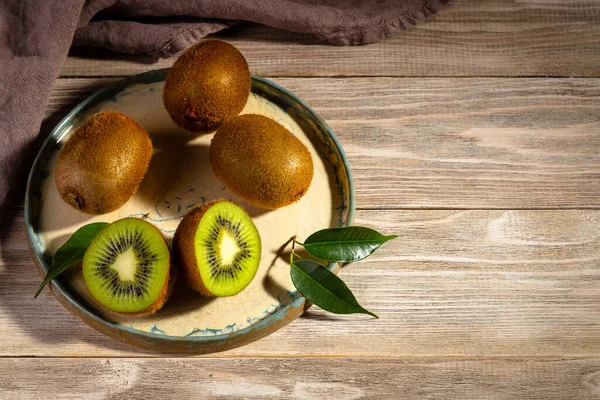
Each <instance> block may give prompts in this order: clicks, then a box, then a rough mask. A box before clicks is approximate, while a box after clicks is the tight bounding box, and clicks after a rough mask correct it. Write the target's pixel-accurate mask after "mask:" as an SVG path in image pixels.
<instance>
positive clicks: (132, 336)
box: [25, 70, 354, 353]
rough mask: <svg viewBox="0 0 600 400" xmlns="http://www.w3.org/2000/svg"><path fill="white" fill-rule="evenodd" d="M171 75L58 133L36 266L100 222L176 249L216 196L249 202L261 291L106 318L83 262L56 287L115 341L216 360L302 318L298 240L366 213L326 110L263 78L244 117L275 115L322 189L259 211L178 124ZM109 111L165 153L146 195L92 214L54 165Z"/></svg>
mask: <svg viewBox="0 0 600 400" xmlns="http://www.w3.org/2000/svg"><path fill="white" fill-rule="evenodd" d="M166 73H167V70H158V71H151V72H147V73H143V74H139V75H135V76H132V77H131V78H128V79H126V80H124V81H122V82H120V83H118V84H116V85H114V86H111V87H108V88H106V89H103V90H101V91H99V92H97V93H96V94H94V95H93V96H91V97H89V98H88V99H87V100H85V101H84V102H83V103H81V104H80V105H78V106H77V107H76V108H75V109H74V110H73V111H72V112H71V113H70V114H69V115H67V116H66V117H65V119H63V120H62V121H61V123H60V124H58V125H57V126H56V128H55V129H54V130H53V131H52V133H51V134H50V137H49V138H48V139H47V140H46V142H45V143H44V145H43V147H42V149H41V150H40V152H39V154H38V155H37V158H36V160H35V162H34V165H33V167H32V169H31V172H30V175H29V181H28V184H27V193H26V204H25V217H26V221H27V233H28V239H29V244H30V247H31V250H32V254H33V257H34V260H35V261H36V263H37V264H38V266H39V268H40V270H41V272H42V274H45V272H46V271H47V269H48V266H49V265H50V261H51V259H52V256H53V254H54V252H55V251H56V250H57V249H58V248H59V247H60V246H61V245H62V244H63V243H64V242H65V241H66V240H67V239H68V238H69V237H70V235H71V234H72V233H73V232H74V231H75V230H77V229H78V228H79V227H81V226H83V225H85V224H88V223H90V222H94V221H106V222H111V221H114V220H117V219H120V218H125V217H131V216H137V217H142V216H144V217H146V218H147V219H148V220H149V221H150V222H152V223H153V224H155V225H156V226H157V227H158V228H159V229H160V230H161V231H162V232H163V233H164V234H165V237H166V238H167V240H168V242H169V243H170V242H171V239H172V237H173V233H174V232H175V229H176V228H177V225H178V223H179V221H180V220H181V219H182V218H183V216H184V215H185V214H186V213H187V212H188V211H189V210H190V209H192V208H193V207H195V206H197V205H200V204H203V203H205V202H207V201H210V200H213V199H226V200H230V201H233V202H235V203H237V204H239V205H241V206H242V207H243V208H245V209H246V211H247V212H248V213H249V214H250V215H251V216H252V218H253V220H254V223H255V224H256V227H257V228H258V230H259V232H260V235H261V240H262V258H261V263H260V267H259V270H258V273H257V275H256V277H255V278H254V280H253V281H252V283H251V284H250V285H249V286H248V287H247V288H246V289H245V290H244V291H242V292H241V293H240V294H238V295H236V296H233V297H222V298H216V299H207V298H204V297H202V296H200V295H199V294H197V293H195V292H193V291H192V290H190V289H188V288H187V287H186V286H185V284H184V283H183V282H181V279H180V280H179V281H178V283H177V285H176V287H175V290H174V292H173V295H172V296H171V298H170V299H169V301H168V302H167V304H166V305H165V307H164V308H163V309H162V310H160V311H159V312H158V313H156V314H155V315H152V316H148V317H143V318H132V317H120V316H115V315H112V314H110V313H107V312H105V311H102V310H100V309H98V308H97V307H96V306H95V305H94V302H93V301H92V300H91V298H90V296H89V293H88V292H87V290H86V288H85V285H84V284H83V278H82V274H81V269H80V268H78V266H77V265H75V266H73V267H72V268H70V269H69V270H68V271H67V272H66V273H65V274H63V276H61V277H60V278H59V279H57V280H55V281H54V282H53V283H52V284H51V290H52V292H53V293H54V295H55V296H56V298H57V299H58V300H59V301H60V302H61V303H62V304H63V305H64V306H65V307H66V308H67V309H68V310H69V311H71V312H72V313H73V314H75V315H77V316H78V317H80V318H81V319H82V320H83V321H84V322H86V323H87V324H89V325H91V326H92V327H94V328H96V329H97V330H99V331H101V332H103V333H105V334H107V335H109V336H111V337H114V338H117V339H120V340H123V341H126V342H128V343H131V344H135V345H139V346H142V347H146V348H151V349H154V350H159V351H179V352H190V353H210V352H215V351H221V350H226V349H229V348H233V347H237V346H241V345H244V344H246V343H249V342H251V341H254V340H256V339H259V338H261V337H263V336H266V335H268V334H270V333H271V332H274V331H275V330H277V329H279V328H280V327H282V326H284V325H286V324H287V323H289V322H290V321H292V320H294V319H295V318H297V317H298V316H300V315H301V314H302V312H303V311H304V306H305V304H304V303H305V300H304V298H303V297H302V296H301V295H300V294H299V293H298V292H297V291H296V290H295V288H294V286H293V284H292V282H291V279H290V273H289V268H290V267H289V253H288V251H289V246H287V247H286V243H287V242H288V241H289V240H290V238H291V237H293V236H294V235H297V236H298V238H299V240H302V239H304V238H306V237H307V236H308V235H309V234H310V233H312V232H314V231H316V230H319V229H323V228H328V227H337V226H346V225H349V224H350V223H351V221H352V217H353V211H354V193H353V188H352V178H351V175H350V168H349V166H348V161H347V160H346V157H345V155H344V152H343V150H342V147H341V146H340V144H339V142H338V140H337V139H336V137H335V136H334V134H333V133H332V132H331V130H330V129H329V128H328V127H327V125H326V124H325V123H324V122H323V121H322V120H321V119H320V118H319V117H318V116H317V115H316V113H315V112H314V111H313V110H312V109H310V107H308V106H307V105H306V104H305V103H304V102H302V101H301V100H300V99H299V98H298V97H297V96H295V95H294V94H292V93H290V92H289V91H287V90H286V89H284V88H282V87H280V86H278V85H276V84H274V83H273V82H270V81H268V80H267V79H264V78H261V77H257V76H253V77H252V93H251V94H250V96H249V99H248V103H247V104H246V106H245V108H244V110H243V111H242V113H243V114H244V113H255V114H263V115H266V116H268V117H270V118H272V119H274V120H275V121H277V122H278V123H280V124H281V125H283V126H285V127H286V128H288V129H289V130H290V131H291V132H292V133H293V134H294V135H295V136H296V137H297V138H298V139H300V140H301V141H302V142H303V143H304V144H305V145H306V146H307V147H308V149H309V150H310V152H311V154H312V157H313V162H314V167H315V173H314V178H313V181H312V184H311V186H310V189H309V190H308V192H307V193H306V195H305V196H304V197H303V198H302V199H301V200H300V201H299V202H297V203H295V204H292V205H290V206H287V207H283V208H280V209H277V210H272V211H271V210H262V209H259V208H256V207H253V206H252V205H251V204H249V203H247V202H246V201H244V200H243V199H241V198H239V197H237V196H236V195H234V194H233V193H231V192H230V191H229V190H228V189H227V188H225V187H224V186H223V184H222V183H221V182H220V181H219V180H218V179H217V178H216V177H215V176H214V174H213V172H212V170H211V168H210V164H209V162H208V150H209V145H210V140H211V138H212V135H202V136H192V135H191V134H190V133H187V132H184V131H182V130H180V129H179V128H178V127H177V126H176V125H175V124H174V123H173V122H172V121H171V119H170V118H169V116H168V115H167V113H166V111H165V110H164V108H163V105H162V88H163V84H164V79H165V76H166ZM102 110H116V111H120V112H123V113H125V114H127V115H129V116H131V117H132V118H133V119H135V120H136V121H137V122H138V123H140V124H141V125H142V126H143V127H144V128H145V129H146V130H147V131H148V133H149V134H150V136H151V137H152V142H153V145H154V154H153V157H152V161H151V163H150V167H149V170H148V173H147V174H146V177H145V178H144V181H143V182H142V184H141V185H140V188H139V190H138V192H137V193H136V194H135V196H134V197H133V198H132V199H130V200H129V201H128V202H127V203H126V204H125V205H124V206H123V207H121V208H120V209H119V210H117V211H115V212H112V213H110V214H105V215H101V216H94V217H92V216H88V215H85V214H82V213H80V212H78V211H76V210H75V209H73V208H71V207H70V206H69V205H67V204H66V203H64V202H63V201H62V200H61V199H60V196H59V195H58V192H57V189H56V185H55V184H54V165H55V163H56V160H57V157H58V153H59V151H60V149H61V147H62V146H63V144H64V143H65V141H66V140H67V139H68V138H69V136H70V135H71V133H72V132H73V131H74V130H75V129H76V128H77V127H78V126H79V125H80V124H82V123H83V122H84V121H86V120H87V119H88V118H89V117H90V116H92V115H93V114H95V113H97V112H99V111H102ZM330 268H334V266H333V265H332V266H330ZM334 269H335V268H334ZM32 295H33V293H32ZM40 301H42V300H40Z"/></svg>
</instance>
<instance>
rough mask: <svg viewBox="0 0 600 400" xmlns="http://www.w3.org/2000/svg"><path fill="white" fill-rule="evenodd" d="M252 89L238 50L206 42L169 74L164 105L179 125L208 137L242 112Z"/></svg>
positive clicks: (185, 55) (181, 58)
mask: <svg viewBox="0 0 600 400" xmlns="http://www.w3.org/2000/svg"><path fill="white" fill-rule="evenodd" d="M251 86H252V80H251V78H250V70H249V69H248V63H247V62H246V59H245V58H244V56H243V55H242V53H240V52H239V50H238V49H236V48H235V47H234V46H232V45H231V44H229V43H227V42H224V41H222V40H216V39H209V40H203V41H201V42H199V43H198V44H196V45H194V46H192V47H190V48H189V49H187V50H186V51H185V52H183V54H181V56H179V58H178V59H177V60H176V61H175V63H174V64H173V67H172V68H171V69H170V70H169V72H168V74H167V78H166V80H165V87H164V90H163V102H164V105H165V109H166V110H167V112H168V113H169V115H170V116H171V118H172V119H173V121H174V122H175V123H176V124H177V125H179V126H180V127H182V128H184V129H185V130H187V131H190V132H193V133H207V132H210V131H212V130H214V129H215V128H217V127H218V126H219V125H220V124H221V123H222V122H223V121H227V120H229V119H231V118H233V117H235V116H236V115H238V114H239V113H240V111H242V109H243V108H244V106H245V105H246V101H247V100H248V95H249V94H250V88H251Z"/></svg>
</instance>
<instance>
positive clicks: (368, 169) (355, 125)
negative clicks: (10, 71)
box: [47, 78, 600, 209]
mask: <svg viewBox="0 0 600 400" xmlns="http://www.w3.org/2000/svg"><path fill="white" fill-rule="evenodd" d="M116 80H117V79H114V78H89V79H60V80H59V81H58V82H57V85H56V88H55V90H54V91H53V94H52V97H51V99H50V103H49V106H48V109H47V113H48V115H51V116H52V118H53V119H54V120H56V119H58V118H59V117H60V116H62V115H64V114H66V113H67V111H68V110H69V109H70V108H72V107H73V106H74V105H75V104H76V103H78V102H79V101H81V100H83V99H84V98H85V97H86V96H88V95H89V94H91V93H92V91H93V90H96V89H97V88H99V87H102V86H105V85H108V84H110V83H113V82H115V81H116ZM274 81H275V82H277V83H279V84H281V85H283V86H285V87H287V88H288V89H290V90H292V91H293V92H295V93H296V94H297V95H298V96H300V97H301V98H303V99H304V100H306V101H307V102H308V103H309V104H310V105H311V106H313V107H314V109H315V110H316V111H317V112H318V113H319V114H320V115H321V116H322V117H323V118H324V119H325V121H326V122H327V123H328V124H329V126H330V127H331V128H332V129H333V131H334V132H335V133H336V134H337V136H338V137H339V139H340V141H341V143H342V145H343V147H344V150H345V151H346V154H347V155H348V158H349V160H350V165H351V167H352V171H353V174H354V180H355V186H356V193H357V205H358V207H359V208H378V209H401V208H408V209H414V208H453V209H472V208H479V209H525V208H598V207H600V135H598V134H597V133H598V131H599V130H600V80H596V79H585V78H584V79H557V78H555V79H544V78H520V79H512V78H511V79H509V78H461V79H456V78H430V79H414V78H343V79H342V78H340V79H332V78H311V79H306V78H277V79H274ZM56 122H57V121H56Z"/></svg>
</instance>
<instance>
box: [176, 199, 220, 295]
mask: <svg viewBox="0 0 600 400" xmlns="http://www.w3.org/2000/svg"><path fill="white" fill-rule="evenodd" d="M222 201H225V200H213V201H210V202H208V203H205V204H203V205H201V206H199V207H196V208H194V209H193V210H192V211H190V212H189V213H187V215H186V216H185V217H184V218H183V220H182V221H181V222H180V223H179V226H178V227H177V230H176V231H175V236H173V253H174V254H175V260H176V264H177V266H178V267H179V272H180V273H181V275H182V276H183V278H184V281H185V282H186V284H187V285H188V286H189V287H190V288H192V289H194V290H195V291H197V292H198V293H200V294H202V295H204V296H206V297H215V295H214V294H212V293H211V292H210V291H209V290H208V289H207V288H206V286H205V285H204V282H203V281H202V277H201V276H200V271H199V269H198V263H197V261H196V246H195V239H196V231H197V230H198V225H199V224H200V220H202V217H203V216H204V213H205V212H206V211H207V210H208V209H209V208H211V207H212V206H214V205H215V204H217V203H220V202H222Z"/></svg>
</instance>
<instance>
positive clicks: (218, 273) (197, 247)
mask: <svg viewBox="0 0 600 400" xmlns="http://www.w3.org/2000/svg"><path fill="white" fill-rule="evenodd" d="M173 251H174V253H175V254H176V256H177V258H178V265H179V267H180V269H181V272H182V275H183V277H184V278H185V280H186V283H187V284H188V286H190V287H191V288H192V289H194V290H196V291H198V292H200V293H202V294H204V295H206V296H209V297H215V296H233V295H235V294H237V293H239V292H241V291H242V290H243V289H244V288H245V287H246V286H248V284H250V282H251V281H252V279H253V278H254V276H255V275H256V271H257V270H258V266H259V264H260V255H261V244H260V235H259V234H258V230H257V229H256V227H255V226H254V223H253V222H252V219H251V218H250V216H248V214H246V212H245V211H244V210H243V209H242V208H240V207H238V206H237V205H235V204H233V203H230V202H227V201H224V200H216V201H212V202H209V203H206V204H204V205H203V206H200V207H197V208H195V209H193V210H192V211H191V212H189V213H188V214H187V215H186V216H185V218H184V219H183V221H181V223H180V224H179V226H178V227H177V231H176V232H175V237H174V239H173Z"/></svg>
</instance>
